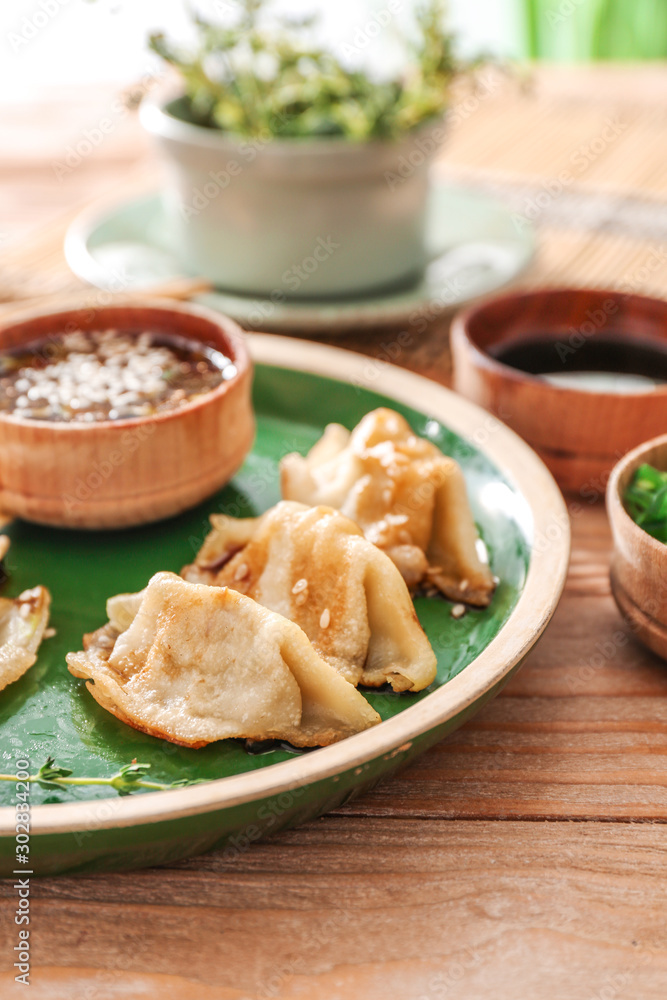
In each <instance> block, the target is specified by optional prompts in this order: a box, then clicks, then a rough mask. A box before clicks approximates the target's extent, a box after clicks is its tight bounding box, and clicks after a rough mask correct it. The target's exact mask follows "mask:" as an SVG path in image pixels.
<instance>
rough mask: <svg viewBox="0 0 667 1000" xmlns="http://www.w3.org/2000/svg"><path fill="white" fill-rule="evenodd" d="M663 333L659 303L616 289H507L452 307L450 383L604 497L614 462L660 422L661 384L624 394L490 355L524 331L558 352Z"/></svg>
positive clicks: (666, 310)
mask: <svg viewBox="0 0 667 1000" xmlns="http://www.w3.org/2000/svg"><path fill="white" fill-rule="evenodd" d="M610 334H614V335H616V334H619V335H622V336H624V337H627V338H633V340H634V342H635V343H636V344H637V345H639V344H641V345H643V346H646V345H651V344H656V346H657V345H660V347H661V349H664V346H665V342H666V340H667V302H663V301H660V300H658V299H651V298H646V297H644V296H641V295H627V294H624V293H621V292H617V291H596V290H582V289H554V290H545V291H538V292H515V293H511V294H507V295H503V296H500V297H497V298H493V299H488V300H486V301H484V302H483V303H481V304H479V305H476V306H473V307H472V308H470V309H468V310H466V311H465V312H462V313H460V314H459V315H458V316H456V317H455V319H454V322H453V325H452V354H453V362H454V388H455V389H456V391H457V392H460V393H461V394H462V395H464V396H467V397H468V399H471V400H473V401H474V402H476V403H479V404H481V405H482V406H484V407H485V408H486V409H488V410H491V412H492V413H494V414H496V415H497V416H498V417H499V418H500V419H501V420H502V421H504V423H506V424H508V425H509V426H510V427H511V428H512V429H513V430H515V431H517V433H519V434H520V435H521V436H522V437H523V438H524V439H525V440H526V441H527V442H528V443H529V444H530V445H531V446H532V447H533V448H534V449H535V451H536V452H537V453H538V454H539V455H540V457H541V458H542V459H543V461H544V462H545V464H546V465H547V466H548V467H549V469H550V470H551V472H552V473H553V475H554V477H555V479H556V481H557V482H558V484H559V486H560V487H561V488H562V489H564V490H568V491H577V492H580V493H581V495H582V496H583V497H584V498H585V499H587V500H591V501H592V500H593V499H594V498H597V497H602V496H603V495H604V489H605V486H606V484H607V481H608V479H609V476H610V474H611V470H612V468H613V466H614V464H615V463H616V462H617V461H618V459H619V458H621V456H622V455H624V454H625V453H626V452H627V451H628V450H629V449H630V448H634V447H636V446H637V445H639V444H640V443H641V442H642V441H646V440H647V439H648V438H650V437H654V436H655V435H656V434H659V433H661V432H662V431H664V429H665V428H666V427H667V387H666V388H657V389H655V390H654V391H651V392H640V391H635V392H631V393H627V394H619V393H616V392H592V391H584V390H582V389H578V388H573V387H569V386H568V387H562V386H557V385H553V384H551V383H550V382H548V381H546V380H545V379H544V378H541V377H540V376H539V375H530V374H528V373H526V372H524V371H520V370H518V369H516V368H512V367H510V366H509V365H507V364H504V363H502V362H501V361H499V360H496V359H495V358H494V357H492V356H491V353H489V352H493V351H494V350H498V348H499V346H500V345H503V346H504V347H505V348H507V346H508V345H510V344H512V343H514V342H517V341H520V340H522V339H523V338H527V337H531V338H533V337H534V338H538V337H539V338H543V339H544V340H552V341H553V340H554V339H557V340H558V341H559V343H561V344H562V345H563V347H562V348H561V349H560V354H561V356H562V357H568V358H569V357H570V355H569V351H570V350H571V349H572V350H573V352H576V350H578V349H579V347H581V346H582V344H584V343H585V342H586V341H587V340H589V339H590V338H594V337H600V336H605V335H606V336H609V335H610Z"/></svg>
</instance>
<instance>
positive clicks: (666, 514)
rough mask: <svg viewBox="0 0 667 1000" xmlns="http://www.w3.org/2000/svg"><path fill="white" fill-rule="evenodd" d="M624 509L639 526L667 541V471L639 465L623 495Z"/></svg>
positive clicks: (660, 540) (661, 540)
mask: <svg viewBox="0 0 667 1000" xmlns="http://www.w3.org/2000/svg"><path fill="white" fill-rule="evenodd" d="M623 500H624V503H625V509H626V510H627V512H628V514H629V515H630V517H631V518H632V520H633V521H635V522H636V523H637V524H638V525H639V527H640V528H643V529H644V531H646V532H647V533H648V534H649V535H652V536H653V538H657V539H658V541H659V542H667V472H659V471H658V469H654V468H653V466H652V465H640V466H639V468H638V469H637V471H636V472H635V474H634V476H633V478H632V482H631V483H630V485H629V486H628V488H627V490H626V491H625V495H624V497H623Z"/></svg>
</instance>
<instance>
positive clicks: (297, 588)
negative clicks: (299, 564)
mask: <svg viewBox="0 0 667 1000" xmlns="http://www.w3.org/2000/svg"><path fill="white" fill-rule="evenodd" d="M307 589H308V581H307V580H306V578H305V577H303V576H302V577H301V579H300V580H297V581H296V583H295V584H294V586H293V587H292V593H293V594H300V593H301V591H302V590H307Z"/></svg>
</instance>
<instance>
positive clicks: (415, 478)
mask: <svg viewBox="0 0 667 1000" xmlns="http://www.w3.org/2000/svg"><path fill="white" fill-rule="evenodd" d="M280 482H281V490H282V495H283V497H284V498H285V499H286V500H298V501H300V502H301V503H307V504H310V505H311V506H315V505H316V504H327V505H329V506H330V507H335V508H336V509H337V510H340V511H342V513H343V514H345V515H347V517H350V518H351V519H352V520H353V521H356V523H357V524H358V525H359V526H360V527H361V528H362V530H363V532H364V534H365V536H366V538H367V539H368V540H369V541H371V542H373V543H374V544H375V545H377V546H379V547H380V548H381V549H382V550H383V551H384V552H386V553H387V555H388V556H389V557H390V558H391V559H392V560H393V561H394V562H395V563H396V565H397V566H398V568H399V569H400V571H401V573H402V575H403V578H404V579H405V581H406V583H407V584H408V586H409V587H410V588H411V589H412V588H415V587H418V586H420V585H426V586H428V585H430V586H432V587H436V588H437V589H438V590H440V591H441V592H442V593H443V594H445V596H446V597H449V598H451V599H452V600H455V601H465V602H466V603H468V604H475V605H478V606H480V607H485V606H486V605H487V604H488V603H489V601H490V600H491V596H492V594H493V590H494V580H493V576H492V574H491V570H490V569H489V566H488V563H486V562H483V561H482V560H481V559H480V556H479V553H478V548H480V547H481V545H480V541H479V536H478V534H477V528H476V527H475V522H474V521H473V517H472V512H471V510H470V505H469V503H468V495H467V492H466V485H465V480H464V478H463V473H462V472H461V468H460V466H459V465H458V463H457V462H455V461H454V459H452V458H448V457H447V456H446V455H443V454H442V452H441V451H440V449H439V448H437V447H436V446H435V445H434V444H433V443H432V442H430V441H425V440H424V439H423V438H419V437H417V436H416V435H415V434H414V433H413V431H412V429H411V428H410V425H409V424H408V423H407V421H406V420H405V419H404V418H403V417H401V416H400V415H399V414H398V413H395V412H394V411H393V410H388V409H378V410H373V411H372V412H371V413H367V414H366V416H365V417H364V418H363V420H361V422H360V423H359V424H358V425H357V426H356V427H355V429H354V430H353V431H351V432H350V431H348V430H346V429H345V428H344V427H342V426H341V425H340V424H329V425H328V427H327V428H326V430H325V432H324V435H323V436H322V437H321V438H320V440H319V441H318V442H317V444H315V445H314V446H313V448H311V450H310V451H309V453H308V455H307V456H306V457H305V458H304V457H303V456H302V455H298V454H296V453H294V454H291V455H285V457H284V458H283V460H282V461H281V463H280Z"/></svg>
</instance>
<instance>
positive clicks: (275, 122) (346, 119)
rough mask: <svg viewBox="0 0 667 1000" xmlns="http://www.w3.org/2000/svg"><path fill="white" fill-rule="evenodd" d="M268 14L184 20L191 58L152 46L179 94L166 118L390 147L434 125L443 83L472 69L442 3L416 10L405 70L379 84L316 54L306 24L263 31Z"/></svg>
mask: <svg viewBox="0 0 667 1000" xmlns="http://www.w3.org/2000/svg"><path fill="white" fill-rule="evenodd" d="M270 6H271V0H240V2H239V5H238V7H239V10H238V15H237V17H236V18H235V19H234V21H233V22H232V23H231V24H230V25H225V26H221V25H216V24H212V23H211V22H210V21H207V20H205V19H204V18H202V17H201V16H199V15H198V14H197V13H196V12H194V11H193V12H192V17H193V20H194V24H195V26H196V29H197V33H198V44H197V46H196V48H195V49H194V50H193V51H185V50H183V49H181V48H179V47H178V46H175V45H174V44H173V43H172V42H170V41H168V40H167V39H166V38H165V36H164V35H163V34H153V35H152V36H151V38H150V47H151V48H152V49H153V51H154V52H156V53H157V54H158V55H159V56H161V57H162V58H163V59H164V60H166V62H168V63H170V64H171V65H172V66H174V67H175V68H176V70H178V72H179V73H180V75H181V76H182V78H183V81H184V84H185V98H184V99H183V100H182V101H180V102H176V103H177V108H178V109H177V110H176V109H175V110H174V113H175V114H177V115H178V116H179V117H184V118H186V119H187V120H190V121H191V122H193V123H195V124H198V125H204V126H207V127H209V128H214V129H219V130H222V131H224V132H228V133H230V134H232V135H234V136H238V137H240V138H246V139H252V138H258V137H271V138H273V137H280V138H303V137H309V136H332V137H335V136H338V137H343V138H345V139H348V140H353V141H354V140H356V141H364V140H370V139H390V138H395V137H397V136H400V135H402V134H403V133H405V132H408V131H410V130H411V129H414V128H416V127H417V126H419V125H421V124H422V123H423V122H426V121H428V120H429V119H435V118H437V117H439V116H441V115H442V114H443V113H444V111H445V110H446V107H447V103H448V96H449V88H450V84H451V82H452V80H453V79H454V77H455V76H457V75H458V74H459V73H462V72H464V71H465V70H466V69H470V68H471V67H472V66H473V65H474V64H463V63H461V62H459V61H458V60H457V58H456V57H455V55H454V52H453V45H452V42H453V40H452V36H451V35H450V34H449V33H448V32H447V31H446V30H445V28H444V19H445V8H444V0H423V2H422V4H421V5H420V6H419V7H418V9H417V11H416V29H417V30H416V32H415V36H414V39H412V40H406V41H405V42H404V45H405V50H406V65H405V70H404V72H402V73H401V74H400V75H398V76H397V77H396V78H393V79H389V80H385V81H379V80H374V79H372V78H371V76H370V75H369V74H367V73H365V72H362V71H361V70H358V69H350V68H349V67H346V66H345V65H344V64H343V63H342V62H341V61H340V60H339V58H338V57H337V56H336V55H335V54H334V53H333V52H330V51H328V50H327V49H326V48H322V47H318V46H317V45H315V44H314V43H313V42H312V33H313V27H314V25H315V23H316V18H315V17H313V18H309V19H300V20H296V19H294V18H290V17H287V16H285V15H283V16H278V15H277V14H276V15H275V16H274V17H273V19H272V20H271V21H270V23H267V21H266V18H265V14H266V13H267V10H266V9H267V8H268V7H270Z"/></svg>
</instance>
